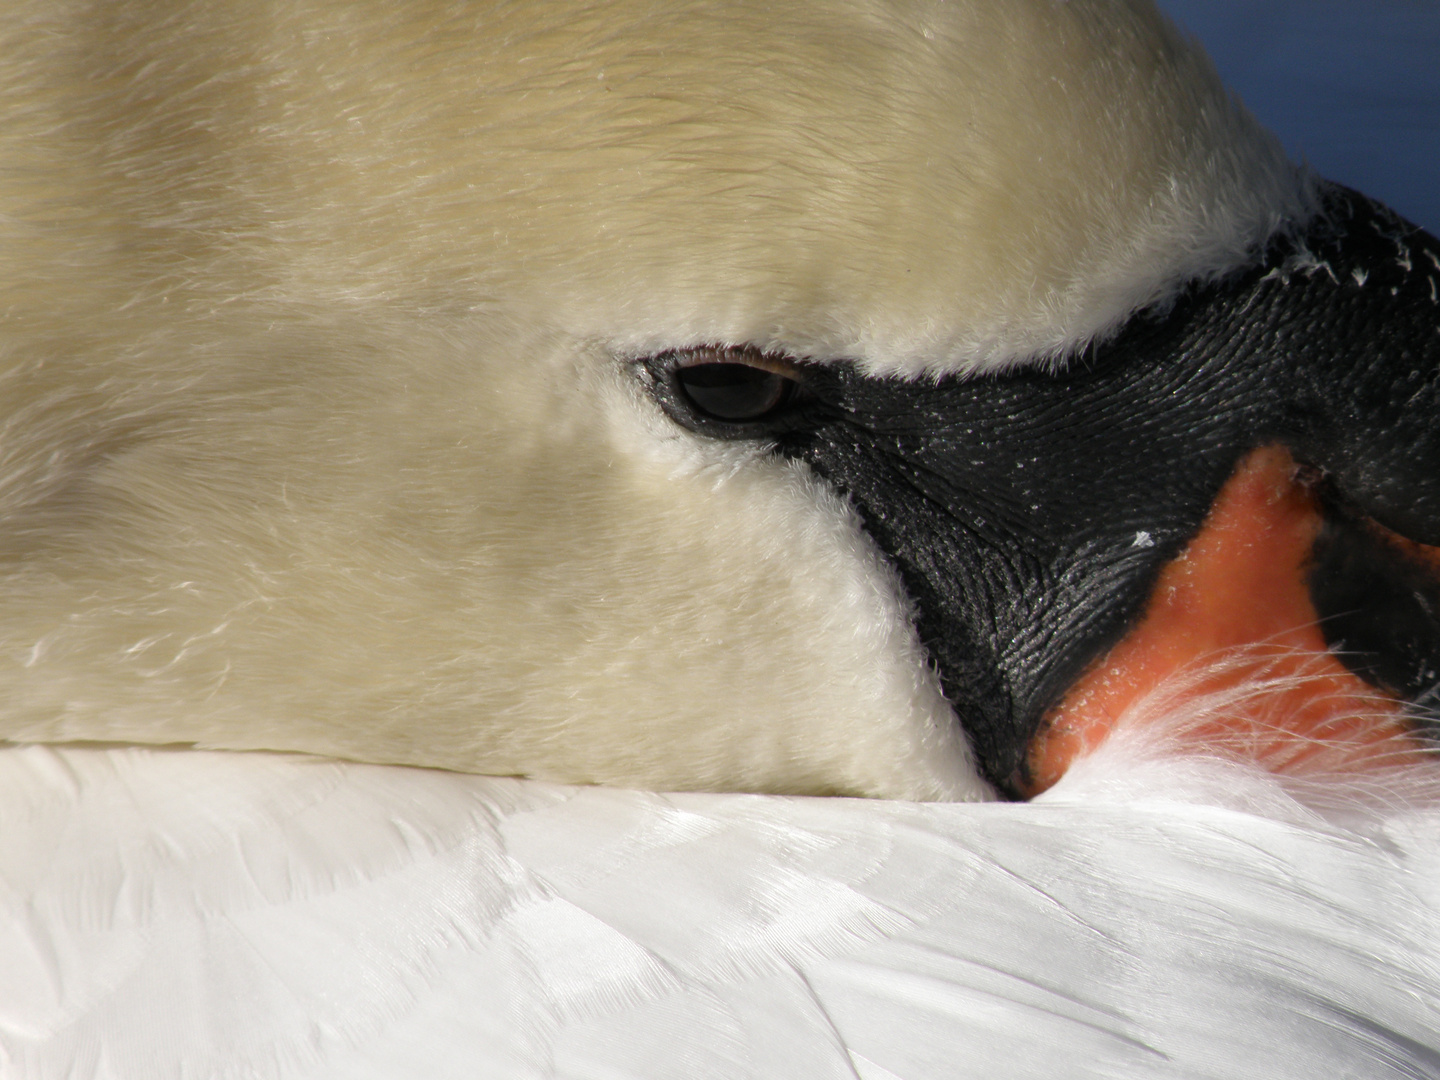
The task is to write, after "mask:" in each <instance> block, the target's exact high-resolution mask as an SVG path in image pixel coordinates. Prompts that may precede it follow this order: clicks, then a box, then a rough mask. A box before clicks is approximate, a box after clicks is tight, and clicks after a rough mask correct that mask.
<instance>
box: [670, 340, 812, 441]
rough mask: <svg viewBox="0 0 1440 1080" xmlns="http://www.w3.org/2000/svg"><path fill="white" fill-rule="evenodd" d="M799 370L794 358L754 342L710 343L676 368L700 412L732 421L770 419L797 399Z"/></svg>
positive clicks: (682, 392)
mask: <svg viewBox="0 0 1440 1080" xmlns="http://www.w3.org/2000/svg"><path fill="white" fill-rule="evenodd" d="M798 374H799V373H798V371H797V370H796V368H795V366H794V364H792V363H791V362H790V361H789V360H787V359H785V358H783V357H779V356H771V355H768V354H765V353H762V352H760V351H759V350H758V349H752V348H725V349H716V348H706V349H696V350H694V351H693V352H690V353H686V354H683V355H682V356H681V357H680V358H679V362H678V363H677V364H676V366H675V368H674V379H675V386H676V389H677V390H678V391H679V396H680V397H681V398H682V399H683V400H684V401H685V403H686V404H687V405H689V406H690V407H691V408H692V409H694V410H695V411H696V412H698V413H699V414H700V415H702V416H704V417H706V418H708V419H711V420H720V421H722V422H724V423H728V424H744V423H751V422H754V421H758V420H766V419H769V418H771V417H772V416H774V415H775V414H777V413H779V412H780V411H782V410H783V409H784V408H785V407H786V406H787V405H789V404H791V403H792V402H793V401H794V400H795V396H796V392H797V390H798V387H799V380H798Z"/></svg>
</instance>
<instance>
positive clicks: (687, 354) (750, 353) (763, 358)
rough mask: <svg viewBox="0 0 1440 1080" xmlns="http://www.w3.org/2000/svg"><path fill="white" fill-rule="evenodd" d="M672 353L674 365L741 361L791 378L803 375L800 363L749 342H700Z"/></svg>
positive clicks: (800, 378)
mask: <svg viewBox="0 0 1440 1080" xmlns="http://www.w3.org/2000/svg"><path fill="white" fill-rule="evenodd" d="M672 355H673V356H674V357H675V364H674V366H675V367H676V368H677V369H678V368H691V367H699V366H701V365H702V364H744V365H745V366H746V367H753V368H758V369H760V370H761V371H768V372H771V373H772V374H775V375H782V376H784V377H785V378H787V379H790V380H792V381H794V382H800V381H801V380H802V379H803V378H804V373H803V372H802V370H801V368H800V365H799V364H797V363H796V362H795V361H794V360H793V359H791V358H790V357H788V356H786V355H785V354H784V353H773V352H761V351H760V350H759V349H757V348H755V346H753V345H700V346H696V347H695V348H693V349H677V350H676V351H675V352H674V353H673V354H672Z"/></svg>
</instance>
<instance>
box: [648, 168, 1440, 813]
mask: <svg viewBox="0 0 1440 1080" xmlns="http://www.w3.org/2000/svg"><path fill="white" fill-rule="evenodd" d="M684 360H685V357H684V356H683V355H681V354H670V355H662V356H657V357H653V358H650V359H648V360H646V361H644V362H643V368H644V370H645V371H646V372H648V374H649V376H650V378H651V386H652V389H653V391H654V393H655V394H656V396H657V398H658V399H659V401H660V403H661V404H662V406H663V407H664V408H665V409H666V411H667V412H668V413H669V414H670V416H671V417H673V418H674V419H675V420H676V421H677V422H678V423H680V424H682V425H683V426H685V427H687V428H689V429H691V430H693V431H696V432H699V433H702V434H705V435H709V436H713V437H716V438H723V439H754V440H765V441H767V442H769V443H770V444H772V445H773V447H774V452H776V453H780V454H784V455H786V456H788V457H792V458H797V459H799V460H801V461H804V462H805V463H807V464H808V465H809V466H810V467H811V468H812V469H813V470H814V471H815V472H816V473H818V474H819V475H820V476H822V477H824V478H825V479H826V480H828V481H829V482H830V483H832V484H833V485H834V486H835V487H836V488H838V489H839V490H840V491H842V492H844V493H845V494H846V495H847V496H848V497H849V498H850V499H851V501H852V502H853V503H854V505H855V506H856V508H857V509H858V510H859V512H860V514H861V515H862V517H863V519H864V522H865V525H866V528H867V530H868V531H869V533H870V534H871V536H872V537H873V538H874V540H875V542H876V543H877V544H878V545H879V546H880V548H881V549H882V550H883V551H885V552H886V553H887V554H888V556H889V557H890V558H891V559H892V560H893V562H894V564H895V566H896V567H897V568H898V569H899V572H900V574H901V577H902V579H903V580H904V583H905V586H906V588H907V589H908V590H909V592H910V595H911V597H912V598H913V599H914V601H915V603H916V606H917V608H918V611H919V618H918V625H917V629H918V631H919V635H920V638H921V640H922V642H923V643H924V644H925V647H926V648H927V649H928V650H929V652H930V656H931V658H932V660H933V661H934V663H935V665H936V667H937V668H938V670H939V673H940V677H941V681H942V684H943V686H944V689H945V693H946V696H947V697H948V698H949V700H950V701H951V703H952V704H953V705H954V707H955V711H956V714H957V716H958V717H959V718H960V721H961V723H962V724H963V725H964V727H965V729H966V731H967V733H968V735H969V737H970V741H971V744H972V746H973V748H974V750H975V753H976V756H977V758H978V761H979V765H980V768H981V771H982V772H983V773H984V775H985V777H986V778H987V779H988V780H989V781H990V782H991V783H993V784H995V785H996V787H997V788H998V789H999V790H1001V791H1002V792H1005V793H1008V794H1012V795H1013V794H1015V793H1016V792H1018V791H1020V790H1023V789H1024V788H1025V786H1026V779H1027V778H1026V775H1025V773H1024V755H1025V751H1026V747H1027V745H1028V744H1029V742H1030V740H1031V739H1032V737H1033V736H1034V735H1035V733H1036V730H1037V728H1038V726H1039V724H1040V722H1041V719H1042V717H1043V716H1044V714H1045V713H1046V711H1047V710H1049V709H1050V708H1052V707H1053V706H1054V705H1056V704H1057V703H1058V701H1059V699H1060V698H1061V696H1062V695H1063V694H1064V692H1065V690H1066V689H1067V688H1068V687H1069V686H1070V685H1071V684H1072V683H1073V682H1074V681H1075V680H1076V679H1077V678H1078V677H1079V676H1080V674H1081V673H1082V672H1083V670H1084V669H1085V668H1086V667H1087V666H1088V665H1089V664H1091V663H1092V662H1093V661H1095V660H1096V659H1097V658H1098V657H1099V656H1101V655H1103V654H1104V652H1105V651H1106V650H1108V649H1109V648H1110V647H1111V646H1112V645H1114V644H1115V643H1116V642H1117V641H1118V640H1119V639H1120V638H1121V637H1122V636H1123V635H1124V634H1125V632H1126V631H1127V630H1128V629H1129V628H1130V627H1131V626H1132V625H1133V624H1134V623H1135V622H1136V620H1137V619H1138V617H1139V616H1140V615H1141V613H1142V611H1143V608H1144V605H1145V603H1146V599H1147V597H1148V595H1149V593H1150V591H1151V588H1152V586H1153V585H1154V582H1155V579H1156V576H1157V575H1158V574H1159V572H1160V570H1161V568H1162V567H1163V566H1164V565H1165V564H1166V563H1167V562H1169V561H1170V560H1171V559H1173V558H1174V557H1175V556H1176V555H1178V554H1179V553H1180V552H1181V550H1182V549H1183V548H1184V547H1185V546H1186V544H1188V543H1189V542H1190V540H1191V539H1193V538H1194V536H1195V535H1196V533H1197V532H1198V531H1199V529H1200V526H1201V524H1202V522H1203V521H1204V519H1205V516H1206V514H1207V513H1208V511H1209V509H1210V506H1211V504H1212V502H1213V501H1214V499H1215V497H1216V495H1217V494H1218V492H1219V491H1220V489H1221V487H1222V486H1223V485H1224V484H1225V482H1226V480H1227V479H1228V478H1229V477H1230V476H1231V474H1232V472H1233V471H1234V469H1235V467H1236V465H1237V464H1238V462H1239V461H1240V459H1241V458H1242V457H1243V456H1244V455H1245V454H1246V453H1248V452H1249V451H1251V450H1253V449H1255V448H1257V447H1260V446H1264V445H1270V444H1277V443H1278V444H1282V445H1284V446H1286V447H1287V448H1289V449H1290V451H1291V453H1292V454H1293V455H1294V457H1295V458H1296V460H1297V461H1298V462H1300V463H1302V464H1303V465H1304V466H1306V470H1307V473H1308V474H1310V475H1313V476H1314V477H1316V478H1317V482H1318V485H1319V488H1320V491H1321V492H1322V496H1323V498H1322V502H1323V504H1324V505H1325V506H1326V507H1327V508H1328V511H1329V513H1328V515H1327V525H1326V529H1325V534H1324V536H1322V539H1321V542H1320V543H1319V544H1317V549H1316V555H1315V559H1314V563H1313V566H1312V569H1311V591H1312V596H1313V597H1314V599H1315V601H1316V608H1317V611H1318V612H1319V613H1320V615H1321V617H1322V619H1323V620H1324V621H1323V623H1322V625H1323V627H1324V629H1325V631H1326V634H1327V638H1328V640H1329V641H1330V643H1331V645H1332V647H1335V648H1337V649H1341V650H1344V651H1343V652H1341V656H1342V658H1344V659H1346V660H1347V661H1348V662H1350V663H1351V666H1352V668H1353V670H1355V671H1356V673H1357V674H1359V675H1361V676H1362V677H1364V678H1366V679H1369V680H1370V681H1371V682H1372V683H1375V684H1377V685H1380V686H1382V687H1384V688H1386V689H1388V690H1391V691H1393V692H1396V693H1398V694H1400V695H1402V696H1404V697H1407V698H1410V699H1412V700H1415V701H1417V702H1422V703H1423V701H1424V700H1426V699H1427V696H1428V697H1430V698H1433V697H1434V694H1433V690H1434V687H1435V684H1436V682H1437V680H1440V674H1437V672H1440V587H1437V583H1436V568H1435V567H1433V566H1432V567H1428V569H1427V566H1426V565H1425V564H1423V563H1420V562H1416V561H1415V560H1414V559H1410V558H1407V557H1406V556H1405V555H1404V553H1403V552H1399V551H1397V549H1395V548H1394V547H1393V546H1392V545H1387V544H1386V543H1385V542H1384V540H1383V538H1381V537H1380V536H1379V530H1375V529H1373V526H1370V525H1368V524H1367V523H1366V519H1372V520H1373V521H1374V522H1378V523H1379V524H1380V525H1381V526H1383V527H1384V528H1385V529H1389V530H1393V531H1394V532H1396V533H1399V534H1401V535H1402V536H1404V537H1407V538H1409V539H1410V540H1413V541H1417V542H1419V543H1422V544H1427V545H1440V242H1437V241H1436V240H1435V239H1434V238H1433V237H1431V236H1429V235H1428V234H1426V233H1424V232H1422V231H1421V230H1419V229H1417V228H1415V227H1414V226H1411V225H1409V224H1407V223H1406V222H1404V221H1402V220H1401V219H1399V218H1397V217H1396V216H1395V215H1393V214H1392V213H1390V212H1389V211H1388V210H1386V209H1384V208H1383V207H1381V206H1379V205H1378V204H1376V203H1373V202H1371V201H1370V200H1368V199H1366V198H1364V197H1363V196H1361V195H1358V194H1356V193H1354V192H1351V191H1348V190H1345V189H1343V188H1332V189H1329V190H1328V192H1327V207H1326V214H1325V217H1324V220H1323V222H1321V223H1320V224H1317V225H1315V226H1313V227H1311V228H1310V229H1309V231H1308V232H1307V234H1306V235H1305V236H1303V237H1300V238H1298V239H1288V240H1285V241H1282V242H1277V243H1275V244H1274V245H1272V248H1271V250H1270V251H1268V252H1267V253H1266V255H1265V257H1264V259H1263V260H1261V261H1260V262H1259V263H1258V264H1257V265H1256V266H1255V267H1254V268H1253V269H1250V270H1248V271H1246V272H1243V273H1240V274H1237V275H1234V276H1232V277H1230V278H1227V279H1226V280H1224V281H1222V282H1220V283H1218V284H1211V285H1203V286H1196V287H1194V288H1192V289H1191V290H1190V291H1189V292H1188V293H1187V294H1186V295H1185V296H1183V297H1182V298H1181V299H1180V301H1179V302H1177V303H1176V304H1174V305H1173V306H1171V307H1170V308H1169V309H1168V310H1166V311H1163V312H1148V313H1143V314H1141V315H1138V316H1136V317H1135V318H1134V319H1132V321H1131V322H1130V323H1129V324H1128V325H1127V326H1126V327H1125V328H1124V329H1123V330H1122V332H1121V333H1120V334H1119V335H1117V336H1116V337H1114V338H1112V339H1111V340H1109V341H1107V342H1105V343H1103V344H1099V345H1096V346H1093V347H1091V348H1090V349H1088V350H1086V352H1085V353H1084V354H1083V355H1081V356H1078V357H1076V358H1074V359H1072V360H1070V361H1069V362H1068V363H1066V364H1065V365H1064V367H1063V370H1059V371H1055V372H1046V371H1041V370H1034V369H1030V370H1025V371H1020V372H1016V373H1012V374H1007V375H999V376H988V377H970V378H954V377H951V378H945V379H942V380H940V381H938V382H934V381H927V380H920V381H902V380H898V379H880V378H874V377H867V376H865V375H863V374H861V373H860V372H859V370H858V369H857V368H856V367H855V366H854V365H853V364H848V363H843V362H842V363H827V364H824V365H819V364H810V365H798V366H797V367H796V368H795V369H794V370H795V375H796V382H797V384H798V385H797V386H796V387H795V388H793V391H792V392H789V393H788V394H787V395H786V399H785V400H784V402H783V403H782V404H781V405H779V406H778V407H770V406H765V407H764V408H761V406H762V405H763V404H764V402H763V401H761V400H760V398H759V397H758V396H757V399H756V400H757V405H756V410H757V412H758V415H754V416H751V415H749V414H748V413H747V412H746V410H745V404H744V398H743V396H742V397H740V398H738V399H731V400H730V401H729V402H728V403H727V412H726V414H725V415H726V417H727V418H726V419H719V418H717V417H716V416H714V415H711V414H707V413H706V412H705V411H704V410H703V409H702V408H700V407H697V405H696V403H695V401H694V400H692V399H691V397H690V396H689V394H688V393H687V391H686V386H685V382H684V378H683V377H682V376H681V375H679V374H677V371H678V370H680V368H681V364H682V363H683V362H684ZM765 392H767V393H768V390H766V391H765ZM758 393H759V391H757V394H758ZM737 402H738V404H737Z"/></svg>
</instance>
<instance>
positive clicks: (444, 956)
mask: <svg viewBox="0 0 1440 1080" xmlns="http://www.w3.org/2000/svg"><path fill="white" fill-rule="evenodd" d="M1109 753H1110V755H1111V756H1110V758H1109V759H1108V760H1107V759H1106V758H1105V756H1104V754H1102V755H1101V756H1100V757H1097V758H1096V759H1092V760H1091V761H1090V762H1089V763H1087V766H1086V767H1084V768H1080V769H1077V770H1075V771H1073V772H1072V773H1071V775H1070V776H1068V777H1067V778H1066V780H1065V781H1064V782H1062V784H1061V785H1060V786H1058V787H1057V788H1055V789H1053V790H1052V791H1051V792H1050V793H1049V794H1047V795H1046V796H1044V797H1042V798H1041V799H1040V800H1038V801H1037V802H1035V803H1032V804H1027V805H1014V804H986V805H975V804H916V803H901V802H875V801H866V800H849V799H846V800H828V799H805V798H783V797H774V796H748V795H703V794H683V795H659V794H647V793H638V792H630V791H620V790H607V789H602V788H572V787H562V786H555V785H550V784H544V783H539V782H535V781H521V780H506V779H489V778H481V777H469V776H460V775H455V774H446V773H438V772H433V771H425V770H413V769H402V768H394V767H388V768H387V767H380V766H362V765H342V764H336V763H331V762H325V761H320V760H311V759H305V758H294V757H292V758H287V757H274V756H268V755H225V754H220V753H198V752H164V751H153V750H143V749H133V750H70V749H51V748H40V747H32V748H26V749H16V750H9V751H6V752H5V753H4V754H3V755H0V770H3V776H0V792H3V796H0V799H3V801H0V819H3V821H4V822H5V829H4V834H3V839H0V845H3V846H0V851H3V866H4V875H3V887H0V955H3V957H4V961H5V962H4V964H3V965H0V1051H3V1054H4V1057H3V1058H0V1060H4V1061H5V1063H6V1065H7V1072H6V1075H13V1076H20V1077H46V1078H48V1077H62V1076H73V1077H141V1076H143V1077H146V1078H153V1080H168V1078H171V1077H176V1078H178V1077H210V1076H237V1077H238V1076H246V1077H287V1078H291V1077H294V1078H298V1077H336V1078H339V1077H345V1078H349V1080H354V1078H359V1077H385V1078H399V1077H416V1076H425V1077H435V1078H437V1080H438V1078H442V1077H455V1078H457V1080H458V1078H461V1077H466V1078H471V1077H487V1078H496V1080H499V1078H507V1080H508V1078H522V1077H542V1076H553V1077H564V1078H576V1080H578V1078H581V1077H586V1078H592V1077H643V1078H661V1077H674V1078H676V1080H701V1078H714V1080H741V1078H746V1077H765V1078H775V1080H780V1078H801V1077H803V1078H806V1080H810V1078H816V1080H819V1078H828V1077H834V1078H855V1077H859V1078H862V1080H888V1078H890V1077H904V1078H908V1080H923V1078H939V1077H957V1078H958V1077H965V1078H972V1077H973V1078H976V1080H981V1078H986V1080H998V1078H1009V1077H1057V1076H1064V1077H1090V1076H1095V1077H1099V1076H1109V1077H1114V1076H1129V1077H1234V1078H1236V1080H1241V1078H1246V1080H1248V1078H1251V1077H1256V1076H1264V1077H1267V1078H1276V1080H1279V1078H1291V1077H1293V1078H1295V1080H1313V1078H1314V1077H1318V1076H1357V1077H1361V1076H1363V1077H1366V1078H1370V1080H1378V1078H1381V1077H1397V1078H1398V1077H1405V1078H1414V1077H1422V1076H1435V1075H1440V1051H1437V1049H1436V1041H1435V1032H1436V1030H1437V1024H1440V992H1437V987H1440V815H1437V814H1436V813H1435V812H1434V811H1433V810H1432V811H1410V810H1406V809H1405V808H1404V807H1392V808H1391V810H1390V811H1389V812H1386V813H1374V814H1365V813H1352V814H1351V815H1350V819H1349V820H1348V821H1347V822H1337V821H1335V820H1327V819H1326V817H1325V816H1322V815H1321V814H1318V813H1315V812H1313V811H1311V810H1307V809H1306V808H1305V807H1304V806H1302V805H1301V804H1300V803H1298V802H1295V801H1293V800H1292V799H1291V797H1290V796H1288V795H1287V794H1286V793H1285V791H1284V790H1283V789H1282V787H1281V785H1280V782H1279V781H1277V780H1276V779H1275V778H1274V777H1270V776H1266V775H1262V774H1257V773H1255V772H1254V771H1252V770H1249V769H1246V768H1243V767H1238V766H1227V765H1223V764H1220V763H1217V762H1184V761H1176V760H1174V759H1169V760H1166V759H1159V760H1156V761H1152V762H1151V763H1150V764H1149V765H1146V764H1145V763H1144V761H1143V759H1141V758H1137V757H1135V756H1133V755H1130V754H1128V753H1127V752H1125V751H1123V750H1117V749H1114V748H1112V750H1111V751H1110V752H1109Z"/></svg>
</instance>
